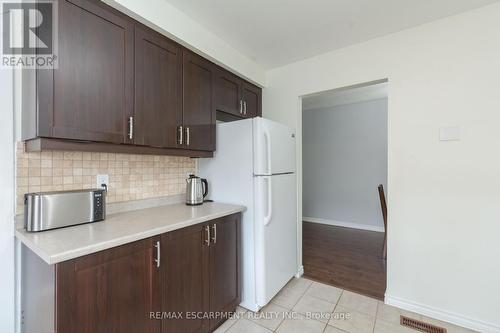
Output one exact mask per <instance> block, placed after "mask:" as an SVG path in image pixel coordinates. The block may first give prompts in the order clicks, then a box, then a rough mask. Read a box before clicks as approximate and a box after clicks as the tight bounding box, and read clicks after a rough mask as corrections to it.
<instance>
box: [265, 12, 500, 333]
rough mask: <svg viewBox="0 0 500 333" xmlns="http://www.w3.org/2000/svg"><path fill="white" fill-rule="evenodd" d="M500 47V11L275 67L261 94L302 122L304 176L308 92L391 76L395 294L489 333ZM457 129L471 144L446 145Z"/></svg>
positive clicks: (268, 111)
mask: <svg viewBox="0 0 500 333" xmlns="http://www.w3.org/2000/svg"><path fill="white" fill-rule="evenodd" d="M499 41H500V4H494V5H491V6H488V7H483V8H481V9H478V10H475V11H471V12H467V13H464V14H461V15H458V16H454V17H450V18H446V19H442V20H439V21H435V22H433V23H429V24H426V25H422V26H420V27H417V28H413V29H409V30H406V31H402V32H399V33H396V34H392V35H389V36H385V37H382V38H379V39H375V40H372V41H369V42H365V43H362V44H357V45H354V46H351V47H348V48H345V49H342V50H338V51H335V52H331V53H327V54H324V55H321V56H317V57H314V58H310V59H306V60H304V61H300V62H297V63H294V64H291V65H288V66H285V67H281V68H277V69H275V70H273V71H271V72H269V73H268V87H267V89H265V90H264V96H263V101H264V108H263V111H264V116H265V117H268V118H271V119H274V120H278V121H282V122H284V123H287V124H289V125H291V126H294V127H297V142H298V143H299V146H298V159H299V160H298V165H297V167H298V178H299V181H300V180H301V178H302V177H301V172H302V165H301V162H300V160H301V158H302V147H301V146H300V142H301V141H302V138H301V136H302V131H301V101H300V98H299V96H302V95H305V94H310V93H314V92H318V91H324V90H329V89H334V88H339V87H344V86H349V85H353V84H358V83H362V82H369V81H374V80H379V79H383V78H388V79H389V94H388V95H389V110H388V123H389V139H388V145H389V151H388V154H389V157H388V160H389V164H388V187H389V189H390V191H389V194H388V202H389V203H390V204H389V230H388V251H389V254H388V256H389V257H388V265H387V268H388V287H387V294H386V295H387V296H388V298H387V299H388V301H390V302H391V303H393V304H394V303H397V302H399V305H401V306H405V307H407V308H410V307H413V309H416V310H418V311H420V312H426V313H427V314H433V315H434V316H439V317H440V318H441V319H447V320H451V321H454V322H455V323H460V324H462V325H468V326H474V327H475V328H476V329H478V330H480V331H482V332H494V331H496V332H500V316H499V313H500V301H499V295H500V283H499V281H500V265H499V264H498V262H499V258H500V241H499V235H500V154H499V153H498V150H499V147H500V130H499V128H498V127H499V124H500V88H499V78H500V42H499ZM449 125H452V126H460V127H461V132H462V139H461V141H458V142H456V141H455V142H440V141H438V131H439V127H441V126H449ZM301 186H302V184H299V207H300V206H301V205H302V202H301V201H302V198H301V197H300V193H301V190H302V189H301ZM298 216H302V212H299V213H298ZM299 223H300V222H299ZM299 230H301V228H299ZM299 246H300V243H299ZM300 251H301V250H300Z"/></svg>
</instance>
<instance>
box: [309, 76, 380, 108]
mask: <svg viewBox="0 0 500 333" xmlns="http://www.w3.org/2000/svg"><path fill="white" fill-rule="evenodd" d="M387 94H388V83H387V82H385V83H379V84H373V85H367V86H359V87H353V88H344V89H336V90H331V91H325V92H322V93H319V94H314V95H311V96H307V97H304V98H302V109H303V110H315V109H322V108H331V107H335V106H339V105H346V104H354V103H361V102H368V101H374V100H376V99H382V98H387Z"/></svg>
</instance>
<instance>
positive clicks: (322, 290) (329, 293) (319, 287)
mask: <svg viewBox="0 0 500 333" xmlns="http://www.w3.org/2000/svg"><path fill="white" fill-rule="evenodd" d="M341 294H342V289H339V288H336V287H333V286H329V285H326V284H323V283H318V282H313V283H312V284H311V286H310V287H309V289H307V291H306V295H308V296H312V297H316V298H319V299H322V300H324V301H327V302H330V303H334V304H336V303H337V302H338V300H339V298H340V295H341Z"/></svg>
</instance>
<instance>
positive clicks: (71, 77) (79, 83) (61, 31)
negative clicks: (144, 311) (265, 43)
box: [22, 0, 262, 157]
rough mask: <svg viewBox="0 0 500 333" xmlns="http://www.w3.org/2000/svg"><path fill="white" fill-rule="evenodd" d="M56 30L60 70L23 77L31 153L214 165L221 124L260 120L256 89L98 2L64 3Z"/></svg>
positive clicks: (60, 5)
mask: <svg viewBox="0 0 500 333" xmlns="http://www.w3.org/2000/svg"><path fill="white" fill-rule="evenodd" d="M58 26H59V28H58V45H59V47H58V53H57V59H58V68H55V69H39V70H30V71H23V74H22V75H23V80H22V81H23V88H22V94H23V103H22V104H23V115H22V137H23V140H27V141H28V142H29V144H28V145H27V147H28V148H27V149H30V151H40V150H41V149H44V148H43V147H46V146H47V142H48V141H47V140H51V141H50V143H51V145H52V147H54V148H53V149H59V148H57V147H63V146H65V147H68V146H71V147H72V148H71V149H73V150H82V151H102V149H105V151H106V152H109V151H111V152H113V151H116V152H123V151H124V150H126V151H127V152H130V153H134V152H137V153H146V154H153V153H154V152H155V149H165V150H168V154H170V155H181V156H191V157H200V156H208V155H207V153H210V154H209V155H211V153H212V152H213V151H215V148H216V147H215V137H216V135H215V131H216V126H215V122H216V119H220V120H223V121H231V120H237V119H242V118H249V117H254V116H259V115H261V103H262V101H261V89H260V88H258V87H256V86H254V85H252V84H250V83H248V82H246V81H244V80H243V79H242V78H240V77H238V76H236V75H234V74H232V73H230V72H229V71H227V70H225V69H223V68H221V67H218V66H216V65H215V64H213V63H211V62H210V61H209V60H207V59H205V58H203V57H201V56H199V55H197V54H195V53H193V52H191V51H189V50H187V49H186V48H183V47H182V46H180V45H179V44H177V43H176V42H174V41H172V40H170V39H168V38H167V37H165V36H164V35H162V34H160V33H158V32H156V31H154V30H153V29H150V28H148V27H146V26H144V25H143V24H141V23H139V22H137V21H135V20H133V19H132V18H130V17H128V16H127V15H125V14H123V13H121V12H119V11H118V10H116V9H114V8H112V7H110V6H108V5H106V4H105V3H103V2H102V1H99V0H60V1H59V2H58ZM129 125H131V126H129ZM181 137H182V140H181ZM188 138H189V139H188ZM41 141H43V142H41ZM55 141H58V144H53V143H55ZM118 144H121V145H118ZM145 148H148V149H145ZM134 149H135V150H134Z"/></svg>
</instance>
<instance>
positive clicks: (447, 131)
mask: <svg viewBox="0 0 500 333" xmlns="http://www.w3.org/2000/svg"><path fill="white" fill-rule="evenodd" d="M439 141H460V127H458V126H448V127H441V128H440V129H439Z"/></svg>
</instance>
